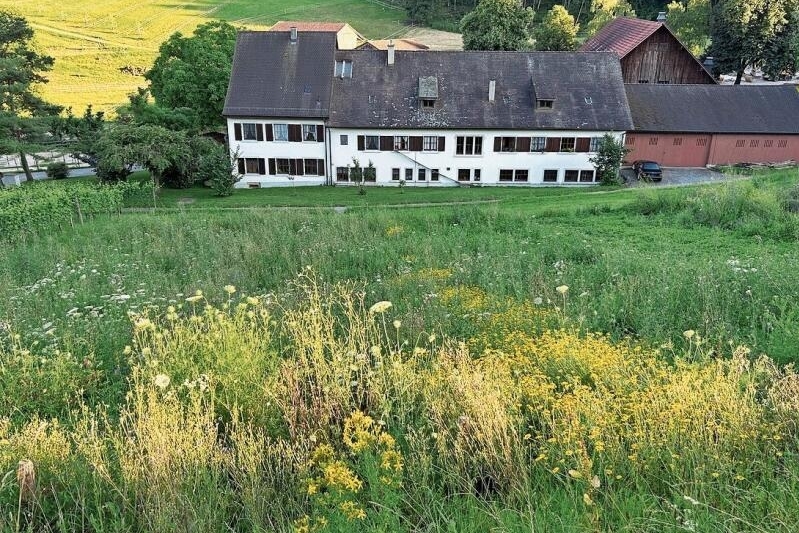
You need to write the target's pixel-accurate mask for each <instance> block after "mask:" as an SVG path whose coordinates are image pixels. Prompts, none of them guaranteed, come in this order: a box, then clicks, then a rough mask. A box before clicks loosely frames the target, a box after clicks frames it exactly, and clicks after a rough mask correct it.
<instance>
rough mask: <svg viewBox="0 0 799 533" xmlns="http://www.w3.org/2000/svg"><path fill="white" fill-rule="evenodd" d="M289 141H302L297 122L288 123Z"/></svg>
mask: <svg viewBox="0 0 799 533" xmlns="http://www.w3.org/2000/svg"><path fill="white" fill-rule="evenodd" d="M289 142H293V143H298V142H302V126H300V125H299V124H289Z"/></svg>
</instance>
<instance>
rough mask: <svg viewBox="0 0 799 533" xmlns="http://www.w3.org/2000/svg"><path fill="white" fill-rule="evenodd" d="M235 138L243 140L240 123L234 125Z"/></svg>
mask: <svg viewBox="0 0 799 533" xmlns="http://www.w3.org/2000/svg"><path fill="white" fill-rule="evenodd" d="M233 138H234V139H236V140H237V141H240V140H241V124H239V123H238V122H236V123H235V124H233Z"/></svg>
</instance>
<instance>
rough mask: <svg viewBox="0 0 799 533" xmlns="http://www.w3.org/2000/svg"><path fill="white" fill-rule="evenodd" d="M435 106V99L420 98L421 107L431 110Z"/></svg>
mask: <svg viewBox="0 0 799 533" xmlns="http://www.w3.org/2000/svg"><path fill="white" fill-rule="evenodd" d="M435 106H436V101H435V100H430V99H428V98H422V109H427V110H432V109H433V108H434V107H435Z"/></svg>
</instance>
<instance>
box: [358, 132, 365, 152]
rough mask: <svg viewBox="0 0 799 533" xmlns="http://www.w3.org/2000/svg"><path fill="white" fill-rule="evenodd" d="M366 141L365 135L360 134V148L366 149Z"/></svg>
mask: <svg viewBox="0 0 799 533" xmlns="http://www.w3.org/2000/svg"><path fill="white" fill-rule="evenodd" d="M365 147H366V143H365V141H364V138H363V135H358V150H365Z"/></svg>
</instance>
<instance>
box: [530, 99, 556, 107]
mask: <svg viewBox="0 0 799 533" xmlns="http://www.w3.org/2000/svg"><path fill="white" fill-rule="evenodd" d="M554 103H555V101H554V100H549V99H543V98H542V99H540V100H536V101H535V106H536V107H537V108H538V109H552V105H553V104H554Z"/></svg>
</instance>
